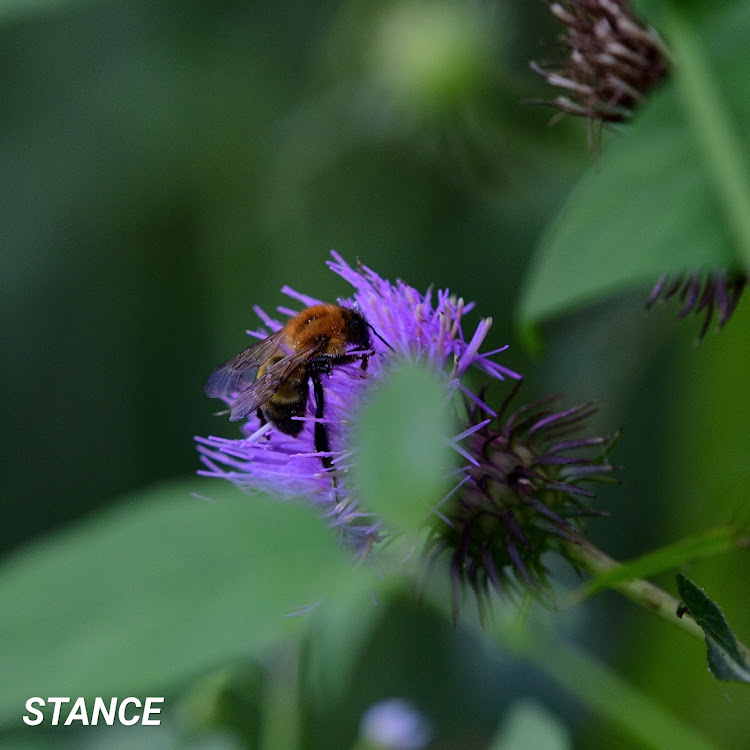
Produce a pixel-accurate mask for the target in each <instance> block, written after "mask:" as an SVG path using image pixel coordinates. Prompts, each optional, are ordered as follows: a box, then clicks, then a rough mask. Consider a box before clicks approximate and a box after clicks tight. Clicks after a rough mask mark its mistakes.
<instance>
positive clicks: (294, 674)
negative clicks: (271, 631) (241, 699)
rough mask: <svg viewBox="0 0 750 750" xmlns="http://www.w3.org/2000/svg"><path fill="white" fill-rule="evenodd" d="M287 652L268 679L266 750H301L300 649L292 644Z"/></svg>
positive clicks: (265, 708)
mask: <svg viewBox="0 0 750 750" xmlns="http://www.w3.org/2000/svg"><path fill="white" fill-rule="evenodd" d="M286 648H287V650H286V651H285V653H284V654H283V655H281V657H280V658H279V659H278V661H277V662H276V663H275V664H274V667H275V668H273V669H271V671H270V673H269V676H268V683H267V686H266V689H265V691H264V700H263V731H262V736H261V742H260V747H261V749H262V750H297V748H299V747H301V742H300V734H301V730H300V726H299V717H300V710H299V692H298V691H299V646H298V644H297V643H296V642H295V641H293V640H290V641H288V642H287V646H286Z"/></svg>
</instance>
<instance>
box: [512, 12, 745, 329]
mask: <svg viewBox="0 0 750 750" xmlns="http://www.w3.org/2000/svg"><path fill="white" fill-rule="evenodd" d="M671 17H672V18H673V19H674V17H677V18H678V19H681V20H684V19H682V17H681V16H680V15H679V12H678V11H674V12H673V13H672V16H671ZM678 27H679V30H680V31H681V32H682V33H683V36H682V37H681V39H683V40H687V41H686V42H685V44H682V46H681V47H680V50H684V51H685V54H687V51H689V50H690V49H694V47H695V44H693V46H692V47H691V46H690V42H695V43H696V44H697V42H696V33H695V32H694V31H693V30H692V29H690V28H689V27H687V26H686V25H685V24H684V23H682V24H681V25H678V26H675V28H678ZM749 34H750V12H749V11H748V7H747V5H746V4H745V7H742V8H739V7H738V8H734V7H732V8H731V12H726V13H725V14H723V15H722V16H720V17H719V18H718V19H717V20H716V21H715V22H714V24H713V25H708V24H705V25H704V26H702V27H701V34H700V42H701V43H702V44H704V45H705V46H706V49H705V50H703V49H702V48H701V50H700V51H701V53H702V54H701V59H700V60H698V61H696V60H693V59H692V57H691V59H690V60H689V61H688V62H689V63H690V64H689V65H681V63H682V62H684V61H681V60H679V59H678V61H677V65H676V70H677V71H682V70H683V69H685V78H684V80H683V79H682V78H680V77H679V76H680V75H681V73H679V72H675V74H674V75H675V77H676V80H677V81H678V83H679V85H675V84H674V83H671V82H670V83H667V84H666V85H664V87H663V88H662V89H661V90H660V91H659V92H657V93H656V94H655V95H654V96H653V97H652V98H651V99H650V100H649V102H648V104H647V105H646V106H645V107H644V109H643V111H641V112H639V114H638V117H637V119H636V121H635V122H634V123H633V124H632V125H629V126H626V127H625V128H624V129H623V131H622V135H617V136H615V137H612V138H607V139H606V142H605V143H604V145H603V155H602V157H601V159H600V161H599V162H598V163H597V164H596V165H595V166H593V167H592V168H591V169H590V171H589V172H588V173H587V174H586V175H585V176H584V177H583V178H582V179H581V180H580V181H579V183H578V185H577V186H576V187H575V189H574V190H573V192H572V193H571V195H570V197H569V198H568V200H567V201H566V203H565V205H564V206H563V208H562V209H561V211H560V213H559V214H558V216H557V218H556V220H555V221H554V222H553V224H552V225H551V226H550V227H549V229H548V231H547V232H546V234H545V235H544V237H543V238H542V240H541V242H540V245H539V248H538V251H537V254H536V256H535V258H534V259H533V261H532V264H531V267H530V270H529V273H528V276H527V279H526V282H525V286H524V289H523V292H522V295H521V299H520V303H519V308H518V319H519V322H520V324H521V326H522V328H523V329H524V330H525V332H527V333H530V332H532V331H533V330H534V324H535V323H538V322H539V321H542V320H545V319H548V318H550V317H552V316H554V315H558V314H560V313H563V312H566V311H569V310H573V309H575V308H578V307H581V306H583V305H586V304H589V303H592V302H595V301H597V300H601V299H604V298H605V297H607V296H609V295H612V294H614V293H617V292H620V291H622V290H624V289H627V288H633V287H638V286H641V287H642V288H643V290H644V303H645V300H646V293H647V291H648V289H649V287H650V286H653V285H654V284H655V282H656V281H657V279H658V278H659V277H660V276H661V275H662V273H664V272H666V271H690V270H693V269H695V268H705V267H727V266H730V267H737V266H739V265H741V264H742V263H743V261H742V253H741V252H740V250H739V249H738V248H739V247H744V245H745V244H746V241H747V239H748V237H747V235H748V231H749V230H748V227H750V220H749V219H747V217H746V216H745V213H747V214H750V209H749V210H748V211H747V212H745V211H744V210H741V207H745V208H747V207H748V206H747V205H746V204H747V203H748V201H749V200H750V199H748V197H747V193H748V190H747V188H746V183H747V170H746V167H747V162H748V158H747V141H746V139H740V138H737V137H736V135H737V133H735V132H734V131H738V132H740V133H741V132H742V129H741V127H740V126H739V125H738V124H736V123H741V122H743V121H746V120H747V118H748V116H750V112H749V111H748V102H749V101H750V86H749V85H748V78H747V76H745V75H744V71H745V70H746V67H747V55H746V49H747V48H746V39H747V37H748V35H749ZM704 52H705V59H703V53H704ZM716 71H721V76H720V77H719V76H718V75H717V74H716Z"/></svg>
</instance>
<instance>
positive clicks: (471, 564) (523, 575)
mask: <svg viewBox="0 0 750 750" xmlns="http://www.w3.org/2000/svg"><path fill="white" fill-rule="evenodd" d="M519 386H520V384H518V385H516V387H514V388H513V390H512V392H511V393H510V395H509V396H508V398H507V399H506V400H505V403H504V404H503V406H502V408H501V410H500V412H499V413H498V415H497V416H496V417H495V416H492V415H490V414H488V413H487V412H486V411H485V410H484V409H483V408H482V407H481V406H480V405H477V404H473V405H471V406H470V408H469V409H468V412H469V422H470V423H471V424H472V425H474V426H475V427H476V428H478V429H475V431H474V432H473V433H472V434H471V436H470V437H469V438H468V439H467V445H466V448H467V453H468V457H469V459H470V464H469V465H468V466H467V467H466V468H465V469H464V470H463V471H462V476H461V478H460V481H459V482H458V484H457V485H456V487H455V488H454V490H453V492H452V493H451V494H450V495H449V496H448V498H447V500H446V501H445V502H444V503H443V505H442V506H441V507H440V508H439V512H438V513H437V518H436V520H435V522H434V525H433V528H432V533H431V535H430V537H429V539H428V543H427V546H428V550H429V553H428V559H429V561H430V563H429V564H430V566H431V567H432V566H433V565H434V564H435V561H436V560H437V559H438V558H440V557H445V555H449V557H450V571H451V578H452V582H453V589H454V613H457V611H458V606H459V603H460V600H461V595H462V590H463V587H464V586H466V585H468V586H469V587H470V588H471V589H472V590H473V591H474V592H475V594H476V596H477V599H478V601H479V604H480V611H481V609H482V605H483V602H484V600H485V599H486V597H487V596H488V594H489V591H490V590H491V589H494V590H496V591H497V592H499V593H501V594H508V593H512V592H513V590H514V589H516V588H517V587H519V586H521V587H524V588H531V589H532V590H535V591H536V592H539V593H544V592H546V591H547V588H548V584H547V573H546V570H545V568H544V565H543V562H542V556H543V555H544V553H545V552H547V551H549V550H557V551H561V549H560V544H559V542H560V540H567V541H573V540H574V537H575V533H577V532H579V531H581V530H582V529H581V521H582V519H584V518H585V517H587V516H599V515H605V514H603V513H602V512H601V511H598V510H594V509H592V508H590V507H589V506H588V501H590V500H591V499H593V498H594V497H595V495H594V493H593V492H592V491H591V490H590V489H589V488H588V487H587V486H585V485H587V484H589V483H591V482H595V481H614V480H613V479H612V478H611V476H610V472H612V470H613V469H614V468H615V467H613V466H612V465H611V464H609V463H608V462H607V453H608V451H609V449H610V448H611V447H612V445H613V443H614V441H615V440H616V438H617V434H615V435H612V436H609V437H583V438H576V437H571V435H573V434H574V433H576V432H578V431H579V430H580V429H581V428H583V427H584V426H585V424H586V421H587V420H588V419H589V417H590V416H591V415H592V414H593V413H594V412H595V411H596V409H595V408H594V407H593V406H592V404H591V403H586V404H582V405H579V406H574V407H572V408H569V409H565V410H562V411H557V410H556V409H555V408H554V404H555V402H556V401H557V399H558V397H556V396H551V397H548V398H545V399H542V400H539V401H536V402H535V403H531V404H527V405H525V406H522V407H520V408H518V409H516V410H515V411H513V412H512V413H511V414H510V415H508V414H507V412H508V411H509V408H510V403H511V401H512V399H513V397H514V396H515V394H516V393H517V391H518V387H519Z"/></svg>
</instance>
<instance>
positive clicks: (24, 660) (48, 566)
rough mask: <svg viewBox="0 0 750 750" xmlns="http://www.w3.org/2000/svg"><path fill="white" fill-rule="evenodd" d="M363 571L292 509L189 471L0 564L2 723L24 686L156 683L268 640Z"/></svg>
mask: <svg viewBox="0 0 750 750" xmlns="http://www.w3.org/2000/svg"><path fill="white" fill-rule="evenodd" d="M199 489H200V490H202V491H203V492H204V493H208V494H209V495H210V496H211V497H212V498H213V499H214V500H216V502H206V501H205V500H203V499H200V498H196V497H192V496H191V495H190V492H191V491H196V490H199ZM366 572H367V571H363V570H360V571H358V572H357V574H356V575H355V574H354V573H353V572H352V566H351V561H350V560H349V558H348V556H347V555H345V554H344V553H343V552H342V551H341V550H340V549H339V547H338V546H337V544H336V542H335V541H334V539H333V536H332V534H331V533H330V532H329V530H328V529H326V527H325V525H324V524H323V523H322V522H321V521H320V520H319V519H318V518H317V517H316V516H315V514H314V513H313V512H312V511H310V510H307V509H304V508H301V507H299V506H297V505H294V504H291V503H288V504H284V503H277V502H270V501H269V500H267V499H265V498H262V497H248V496H247V495H243V494H242V493H240V492H239V491H237V490H236V489H234V488H233V487H232V486H231V485H229V484H228V483H226V484H225V483H219V482H206V481H205V480H204V481H200V480H197V479H196V480H193V481H183V482H173V483H170V484H166V485H163V486H160V487H156V488H154V489H151V490H149V491H146V492H144V493H142V494H140V495H139V496H136V497H134V498H132V499H131V501H130V502H127V503H124V504H122V505H120V506H119V507H117V508H116V509H115V510H113V511H111V512H108V513H105V514H102V515H101V516H99V517H97V518H95V519H93V520H91V521H89V522H87V523H85V524H82V525H81V526H78V527H76V528H73V529H70V530H69V531H67V533H63V534H60V535H58V536H56V537H52V538H50V539H47V540H44V541H41V542H39V543H37V544H36V545H34V546H31V547H29V548H27V549H25V550H22V551H21V552H20V553H19V554H17V555H16V556H15V557H14V558H12V559H10V560H9V561H8V562H7V563H6V564H5V566H4V568H3V569H2V571H0V610H1V611H2V612H3V617H2V621H1V622H0V643H2V651H0V674H3V675H13V679H12V680H3V681H2V683H0V722H8V721H20V709H19V706H22V705H23V701H24V700H25V699H26V698H28V697H30V696H41V697H45V698H46V697H47V696H49V695H70V696H79V695H82V696H94V695H105V696H106V695H118V694H123V693H127V694H129V695H130V694H135V695H138V694H139V692H142V693H144V694H145V691H153V690H163V689H164V688H165V687H168V686H172V685H174V684H175V683H177V682H180V681H182V680H185V679H187V678H188V677H190V676H191V675H194V674H195V673H197V672H199V671H201V670H206V669H208V668H210V667H212V666H215V665H217V664H221V663H222V662H223V661H225V660H228V659H232V658H236V657H238V656H241V655H246V654H248V653H252V652H254V651H256V650H257V649H258V648H259V647H261V646H263V645H268V644H269V643H270V642H274V641H277V640H278V639H279V638H280V637H281V636H283V635H284V634H288V633H289V632H290V631H293V630H294V629H295V628H296V627H298V626H299V624H300V623H301V622H302V621H303V619H304V618H303V617H301V616H300V617H286V615H288V614H290V613H291V612H292V611H294V610H295V609H297V608H299V607H300V606H306V605H310V604H313V603H315V602H316V601H318V600H320V599H323V598H325V597H326V596H335V595H336V594H337V593H338V594H340V593H343V592H344V591H346V590H351V589H352V588H353V587H354V588H357V587H358V586H359V584H360V583H361V582H362V580H363V577H364V576H365V574H366ZM358 582H359V583H358ZM148 694H160V693H158V692H157V693H151V692H148ZM161 694H163V693H161Z"/></svg>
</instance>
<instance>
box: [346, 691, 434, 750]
mask: <svg viewBox="0 0 750 750" xmlns="http://www.w3.org/2000/svg"><path fill="white" fill-rule="evenodd" d="M360 734H361V736H362V738H363V739H365V740H366V741H367V742H368V743H370V745H372V747H373V748H377V749H378V750H420V749H421V748H423V747H425V746H426V745H427V743H428V742H429V741H430V737H431V735H432V732H431V730H430V727H429V725H428V724H427V722H426V720H425V719H424V717H423V716H422V714H420V713H419V710H418V709H417V708H416V707H415V706H414V705H412V704H411V703H410V702H409V701H406V700H404V699H403V698H390V699H388V700H383V701H379V702H378V703H375V704H374V705H372V706H370V708H369V709H368V710H367V712H366V713H365V715H364V716H363V717H362V722H361V725H360Z"/></svg>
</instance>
